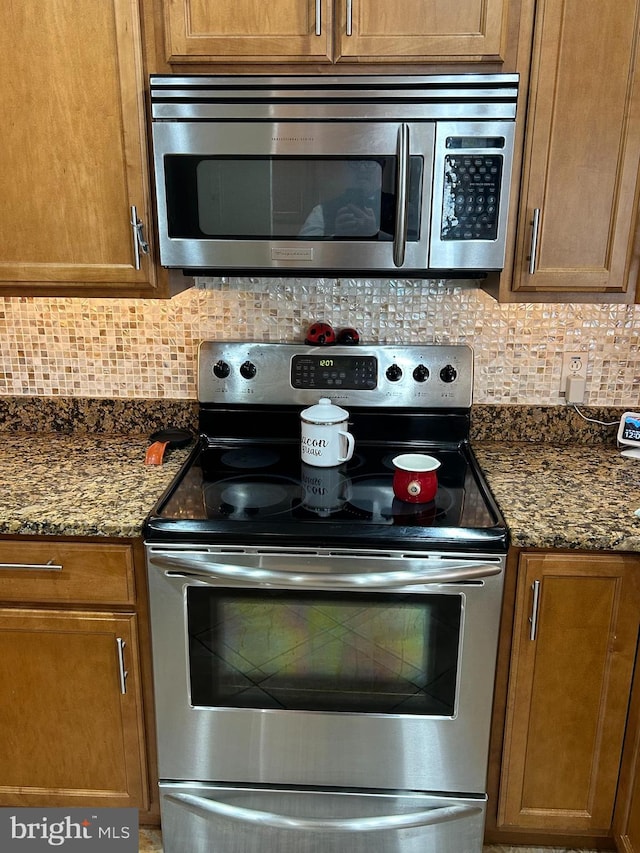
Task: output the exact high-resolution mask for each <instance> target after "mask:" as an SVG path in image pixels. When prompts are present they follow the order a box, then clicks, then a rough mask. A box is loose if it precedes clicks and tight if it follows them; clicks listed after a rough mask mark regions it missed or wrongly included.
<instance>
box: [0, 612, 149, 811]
mask: <svg viewBox="0 0 640 853" xmlns="http://www.w3.org/2000/svg"><path fill="white" fill-rule="evenodd" d="M137 648H138V645H137V631H136V617H135V616H134V615H133V614H115V613H97V612H86V611H57V610H35V609H33V610H32V609H21V608H1V609H0V806H65V807H71V806H83V805H94V806H120V807H124V806H129V807H136V808H140V809H146V808H147V807H148V790H147V774H146V761H145V749H144V729H143V718H142V700H141V693H140V677H139V666H138V653H137Z"/></svg>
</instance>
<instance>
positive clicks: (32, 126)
mask: <svg viewBox="0 0 640 853" xmlns="http://www.w3.org/2000/svg"><path fill="white" fill-rule="evenodd" d="M0 24H1V26H0V76H1V77H2V81H3V84H2V89H1V92H0V104H1V105H2V115H3V117H4V118H3V125H2V166H1V167H0V197H1V198H2V204H1V205H0V233H1V234H2V240H1V241H0V295H7V294H20V295H24V294H28V295H36V294H40V293H46V294H61V295H62V294H75V295H104V296H107V295H125V296H135V295H157V293H158V291H157V280H156V268H155V266H154V264H153V262H152V260H151V256H150V255H145V254H144V253H143V252H141V253H140V257H139V263H136V252H135V247H134V229H133V227H132V224H131V221H132V208H135V209H136V212H137V219H139V220H140V221H141V222H142V224H143V237H144V239H146V240H148V241H150V242H151V237H150V234H151V231H152V229H151V207H150V197H149V176H148V169H147V140H146V129H145V112H144V74H143V64H142V42H141V37H140V21H139V9H138V0H101V2H99V3H96V2H95V0H75V2H73V3H68V2H63V3H61V2H59V0H20V2H19V3H3V4H2V5H1V6H0ZM137 267H139V268H137Z"/></svg>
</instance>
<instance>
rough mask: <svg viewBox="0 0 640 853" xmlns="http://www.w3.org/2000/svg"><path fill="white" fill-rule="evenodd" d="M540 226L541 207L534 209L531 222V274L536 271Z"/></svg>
mask: <svg viewBox="0 0 640 853" xmlns="http://www.w3.org/2000/svg"><path fill="white" fill-rule="evenodd" d="M539 228H540V208H539V207H536V208H535V210H534V211H533V222H532V223H531V254H530V255H529V275H533V274H534V272H535V271H536V255H537V254H538V230H539Z"/></svg>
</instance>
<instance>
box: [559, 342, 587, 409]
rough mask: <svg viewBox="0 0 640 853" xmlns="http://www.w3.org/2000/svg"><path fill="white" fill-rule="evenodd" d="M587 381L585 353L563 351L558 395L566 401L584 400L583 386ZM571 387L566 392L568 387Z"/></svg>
mask: <svg viewBox="0 0 640 853" xmlns="http://www.w3.org/2000/svg"><path fill="white" fill-rule="evenodd" d="M586 381H587V353H586V352H565V353H563V354H562V373H561V374H560V396H561V397H565V398H566V400H567V403H582V402H583V401H584V386H585V383H586ZM569 388H570V389H571V391H570V392H569V393H567V391H568V389H569Z"/></svg>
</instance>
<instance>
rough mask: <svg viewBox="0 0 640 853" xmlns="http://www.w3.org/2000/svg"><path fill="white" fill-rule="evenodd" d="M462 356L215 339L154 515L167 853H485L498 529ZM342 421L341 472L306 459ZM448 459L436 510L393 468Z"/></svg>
mask: <svg viewBox="0 0 640 853" xmlns="http://www.w3.org/2000/svg"><path fill="white" fill-rule="evenodd" d="M472 386H473V353H472V351H471V349H470V348H468V347H466V346H433V345H429V346H427V345H425V346H355V347H336V346H334V347H317V348H312V347H308V346H298V345H288V344H265V343H246V342H211V341H207V342H205V343H203V344H202V345H201V348H200V355H199V399H200V433H201V434H200V440H199V442H198V445H197V447H196V448H195V449H194V451H193V453H192V454H191V456H190V458H189V460H188V461H187V463H186V464H185V466H184V468H183V469H182V471H181V472H180V474H179V475H178V477H177V478H176V481H175V482H174V483H173V485H172V486H171V488H170V489H169V490H168V492H167V494H166V495H165V496H164V497H163V498H162V499H161V501H160V502H159V503H158V505H157V506H156V508H155V509H154V511H153V513H152V514H151V515H150V517H149V518H148V520H147V524H146V529H145V540H146V551H147V561H148V574H149V590H150V606H151V622H152V638H153V657H154V681H155V697H156V716H157V725H158V752H159V776H160V780H161V781H160V793H161V809H162V828H163V840H164V849H165V851H166V853H196V851H197V852H198V853H200V851H202V853H204V851H207V853H210V852H212V853H232V851H238V853H240V851H242V853H253V851H256V853H257V851H260V852H261V853H272V851H273V853H276V851H277V853H283V851H292V853H294V851H295V853H302V851H304V853H307V851H308V853H334V851H335V853H338V851H341V853H342V851H347V850H348V851H349V853H354V851H355V853H358V851H362V853H364V851H365V850H366V851H367V853H392V851H393V853H480V851H481V849H482V837H483V827H484V815H485V809H486V794H485V790H486V770H487V752H488V739H489V725H490V716H491V704H492V693H493V680H494V669H495V658H496V647H497V636H498V624H499V614H500V606H501V600H502V586H503V575H504V566H505V559H506V551H507V545H508V535H507V530H506V526H505V523H504V520H503V518H502V516H501V514H500V512H499V509H498V507H497V506H496V504H495V502H494V500H493V498H492V496H491V493H490V491H489V489H488V487H487V484H486V482H485V480H484V477H483V474H482V471H481V470H480V467H479V465H478V463H477V461H476V458H475V456H474V454H473V450H472V448H471V446H470V444H469V424H470V408H471V396H472ZM320 397H329V398H330V399H331V400H332V402H333V403H335V404H337V405H339V406H341V407H343V408H346V409H347V410H348V411H349V415H350V417H349V422H350V430H351V432H352V433H353V435H354V436H355V442H356V446H355V453H354V455H353V457H352V459H351V460H350V461H349V462H347V463H344V464H343V465H340V466H336V467H333V468H318V467H314V466H309V465H307V464H304V463H302V462H301V459H300V412H301V410H302V409H303V408H305V407H307V406H309V405H312V404H314V403H317V402H318V399H319V398H320ZM408 450H410V451H411V452H426V453H428V454H429V455H432V456H435V457H437V459H438V460H439V461H440V462H441V467H440V468H439V469H438V491H437V494H436V497H435V500H433V501H431V502H430V503H425V504H420V503H416V504H414V503H406V502H404V501H399V500H398V499H397V498H395V497H394V495H393V490H392V479H393V470H394V469H393V464H392V461H391V460H392V459H393V458H394V456H395V455H396V454H398V453H400V452H406V451H408Z"/></svg>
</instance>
